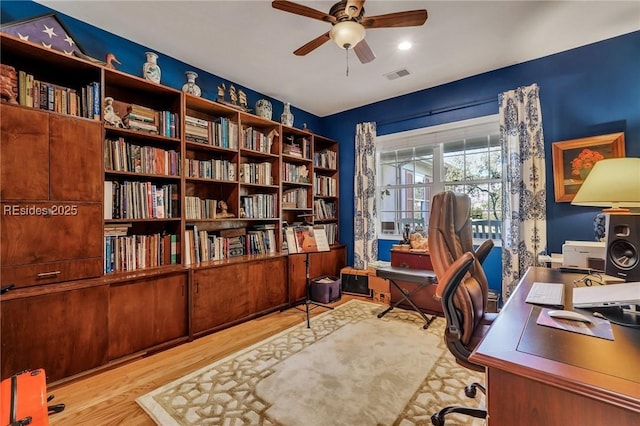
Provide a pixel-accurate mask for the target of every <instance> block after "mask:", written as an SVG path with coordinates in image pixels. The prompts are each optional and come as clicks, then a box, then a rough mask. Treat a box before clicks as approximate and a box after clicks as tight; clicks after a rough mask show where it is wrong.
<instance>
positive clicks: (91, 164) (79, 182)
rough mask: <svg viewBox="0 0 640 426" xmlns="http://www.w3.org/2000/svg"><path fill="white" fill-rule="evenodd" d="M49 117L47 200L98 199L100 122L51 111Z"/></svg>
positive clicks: (101, 178)
mask: <svg viewBox="0 0 640 426" xmlns="http://www.w3.org/2000/svg"><path fill="white" fill-rule="evenodd" d="M50 120H51V121H50V132H51V133H50V139H49V143H50V148H49V149H50V163H51V172H50V177H49V179H50V180H49V182H50V187H51V200H54V201H56V200H67V201H94V202H98V203H99V202H101V201H102V180H103V173H102V171H103V165H102V160H103V154H102V128H101V127H100V122H98V121H95V120H83V119H78V118H73V117H71V116H65V115H53V114H52V115H51V118H50ZM101 219H102V216H101V217H99V218H98V220H101Z"/></svg>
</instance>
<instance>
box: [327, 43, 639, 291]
mask: <svg viewBox="0 0 640 426" xmlns="http://www.w3.org/2000/svg"><path fill="white" fill-rule="evenodd" d="M532 83H537V84H538V85H539V87H540V99H541V108H542V123H543V129H544V136H545V153H546V158H547V162H546V176H547V246H548V252H549V253H551V252H553V253H559V252H561V250H562V244H563V243H564V241H566V240H569V239H571V240H586V241H592V240H594V235H593V219H594V217H595V215H596V213H597V212H598V211H599V209H596V208H589V207H577V206H572V205H571V204H570V203H556V202H555V201H554V193H553V174H552V160H551V144H552V143H553V142H557V141H561V140H567V139H575V138H581V137H587V136H594V135H598V134H606V133H613V132H624V133H625V145H626V155H627V156H628V157H639V156H640V31H637V32H634V33H630V34H627V35H624V36H620V37H616V38H613V39H609V40H605V41H602V42H599V43H595V44H591V45H588V46H584V47H581V48H577V49H573V50H570V51H566V52H563V53H559V54H555V55H551V56H548V57H544V58H541V59H537V60H534V61H529V62H525V63H522V64H518V65H513V66H510V67H506V68H502V69H499V70H495V71H492V72H488V73H484V74H480V75H476V76H473V77H469V78H466V79H463V80H458V81H455V82H452V83H449V84H445V85H442V86H438V87H434V88H431V89H426V90H422V91H419V92H415V93H412V94H409V95H405V96H400V97H397V98H392V99H387V100H385V101H381V102H377V103H374V104H370V105H366V106H363V107H361V108H356V109H353V110H349V111H345V112H342V113H339V114H334V115H332V116H329V117H325V118H323V120H322V123H323V127H322V129H323V134H326V135H327V136H329V137H331V138H333V139H336V140H339V141H340V144H341V145H340V174H341V176H343V177H344V178H343V179H341V180H340V198H341V203H340V218H341V221H340V235H341V239H342V241H343V242H345V243H346V244H347V247H348V248H349V254H348V262H349V263H351V262H353V252H352V249H353V244H352V243H353V239H352V238H350V236H352V235H353V219H352V218H353V217H354V210H353V202H352V201H351V200H353V179H350V177H351V176H353V173H354V138H355V126H356V124H357V123H359V122H364V121H375V122H376V123H377V130H378V135H386V134H389V133H395V132H399V131H404V130H411V129H416V128H420V127H425V126H433V125H437V124H443V123H448V122H453V121H457V120H464V119H469V118H475V117H481V116H485V115H489V114H496V113H497V112H498V104H497V95H498V94H499V93H501V92H505V91H507V90H511V89H514V88H516V87H519V86H527V85H530V84H532ZM391 243H392V242H391V241H381V242H380V245H379V249H380V258H381V259H384V258H386V259H387V260H388V249H389V248H390V245H391ZM500 267H501V264H500V255H499V249H494V252H492V253H491V257H490V258H488V259H487V261H485V269H486V270H487V275H489V277H490V278H489V280H490V283H491V287H492V288H496V289H499V288H500V272H499V271H500Z"/></svg>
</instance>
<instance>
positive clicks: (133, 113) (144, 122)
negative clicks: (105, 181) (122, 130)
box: [116, 104, 180, 138]
mask: <svg viewBox="0 0 640 426" xmlns="http://www.w3.org/2000/svg"><path fill="white" fill-rule="evenodd" d="M116 105H117V104H116ZM179 121H180V120H179V118H178V114H177V113H173V112H171V111H157V110H155V109H153V108H149V107H146V106H142V105H137V104H129V105H127V114H126V115H125V116H123V117H122V122H123V124H124V125H125V126H126V127H128V128H129V129H131V130H136V131H142V132H149V133H155V134H159V135H162V136H166V137H170V138H177V137H179V136H180V128H179Z"/></svg>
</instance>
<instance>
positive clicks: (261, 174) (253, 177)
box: [240, 161, 273, 185]
mask: <svg viewBox="0 0 640 426" xmlns="http://www.w3.org/2000/svg"><path fill="white" fill-rule="evenodd" d="M271 171H272V165H271V163H270V162H268V161H265V162H262V163H242V164H240V182H242V183H254V184H257V185H273V176H272V175H271Z"/></svg>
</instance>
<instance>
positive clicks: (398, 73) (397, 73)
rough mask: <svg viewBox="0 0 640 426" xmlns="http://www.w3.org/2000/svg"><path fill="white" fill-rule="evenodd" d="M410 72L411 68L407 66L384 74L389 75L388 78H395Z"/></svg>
mask: <svg viewBox="0 0 640 426" xmlns="http://www.w3.org/2000/svg"><path fill="white" fill-rule="evenodd" d="M409 74H410V73H409V70H407V69H406V68H403V69H401V70H396V71H392V72H389V73H386V74H384V76H385V77H387V80H395V79H396V78H400V77H405V76H407V75H409Z"/></svg>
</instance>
